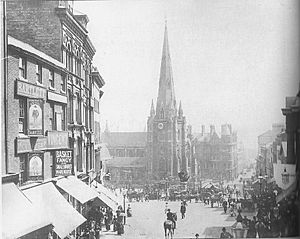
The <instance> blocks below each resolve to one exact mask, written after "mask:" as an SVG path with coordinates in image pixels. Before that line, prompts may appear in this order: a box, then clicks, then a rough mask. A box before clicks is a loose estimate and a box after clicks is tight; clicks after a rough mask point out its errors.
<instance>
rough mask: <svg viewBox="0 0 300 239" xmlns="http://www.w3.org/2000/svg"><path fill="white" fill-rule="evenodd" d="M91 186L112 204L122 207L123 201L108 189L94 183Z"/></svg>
mask: <svg viewBox="0 0 300 239" xmlns="http://www.w3.org/2000/svg"><path fill="white" fill-rule="evenodd" d="M92 186H94V187H97V191H98V192H101V193H103V194H105V195H106V196H107V197H108V198H109V199H111V200H112V201H113V202H115V203H117V204H119V205H122V202H123V199H122V198H120V197H118V196H116V195H115V194H114V193H113V192H112V191H110V190H109V189H108V188H106V187H105V186H103V184H100V183H98V182H96V181H93V182H92Z"/></svg>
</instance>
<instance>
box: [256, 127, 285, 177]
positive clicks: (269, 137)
mask: <svg viewBox="0 0 300 239" xmlns="http://www.w3.org/2000/svg"><path fill="white" fill-rule="evenodd" d="M284 129H285V126H284V124H280V123H276V124H272V129H271V130H268V131H266V132H264V133H263V134H261V135H259V136H258V155H257V158H256V175H257V176H259V175H261V176H264V177H265V176H266V177H268V178H269V179H270V178H271V177H273V142H274V141H275V139H276V138H277V136H278V135H279V134H280V133H282V132H283V131H284Z"/></svg>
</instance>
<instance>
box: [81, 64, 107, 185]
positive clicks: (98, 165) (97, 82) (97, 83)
mask: <svg viewBox="0 0 300 239" xmlns="http://www.w3.org/2000/svg"><path fill="white" fill-rule="evenodd" d="M104 84H105V82H104V80H103V78H102V77H101V75H100V73H99V71H98V69H97V68H96V67H93V69H92V86H93V91H92V99H91V106H93V109H94V111H93V115H92V117H91V118H92V119H93V121H94V122H93V124H94V127H93V128H94V129H95V130H94V132H95V133H94V137H92V140H91V141H92V143H93V142H94V150H95V151H94V157H95V173H96V174H97V177H98V181H99V180H102V178H103V175H104V173H105V171H103V169H104V167H103V165H102V161H101V155H100V152H101V141H100V131H101V127H100V120H101V115H100V99H101V98H102V95H103V91H102V90H101V88H102V87H103V86H104ZM85 122H86V127H88V125H87V120H85Z"/></svg>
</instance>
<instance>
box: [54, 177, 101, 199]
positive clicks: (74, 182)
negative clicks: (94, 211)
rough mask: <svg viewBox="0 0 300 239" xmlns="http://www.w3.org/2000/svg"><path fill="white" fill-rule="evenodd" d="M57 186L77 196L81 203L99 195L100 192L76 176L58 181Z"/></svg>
mask: <svg viewBox="0 0 300 239" xmlns="http://www.w3.org/2000/svg"><path fill="white" fill-rule="evenodd" d="M56 186H58V187H59V188H61V189H62V190H64V191H65V192H66V193H68V194H70V195H71V196H72V197H74V198H76V199H77V200H78V201H79V202H80V203H81V204H84V203H86V202H87V201H89V200H92V199H94V198H96V197H98V193H97V192H96V191H95V190H94V189H92V188H90V187H89V186H88V185H86V184H85V183H84V182H82V181H81V180H79V179H77V178H76V177H75V176H69V177H67V178H63V179H60V180H58V181H57V183H56Z"/></svg>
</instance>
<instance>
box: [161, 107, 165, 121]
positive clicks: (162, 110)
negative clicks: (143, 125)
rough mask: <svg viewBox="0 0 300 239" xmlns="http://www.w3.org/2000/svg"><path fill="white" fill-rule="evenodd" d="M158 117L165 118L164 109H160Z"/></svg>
mask: <svg viewBox="0 0 300 239" xmlns="http://www.w3.org/2000/svg"><path fill="white" fill-rule="evenodd" d="M160 118H161V119H163V118H165V114H164V109H161V110H160Z"/></svg>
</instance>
